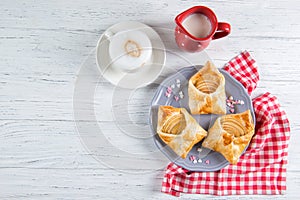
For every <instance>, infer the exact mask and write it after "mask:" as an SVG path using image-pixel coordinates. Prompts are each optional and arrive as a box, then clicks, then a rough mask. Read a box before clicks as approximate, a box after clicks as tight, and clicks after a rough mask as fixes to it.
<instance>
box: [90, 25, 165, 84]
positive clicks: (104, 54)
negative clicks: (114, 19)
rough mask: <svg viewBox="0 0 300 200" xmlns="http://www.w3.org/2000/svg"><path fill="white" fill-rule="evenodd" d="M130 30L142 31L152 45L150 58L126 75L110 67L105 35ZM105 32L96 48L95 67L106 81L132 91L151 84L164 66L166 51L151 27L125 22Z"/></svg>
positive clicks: (107, 41)
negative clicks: (96, 66)
mask: <svg viewBox="0 0 300 200" xmlns="http://www.w3.org/2000/svg"><path fill="white" fill-rule="evenodd" d="M130 29H136V30H139V31H142V32H144V33H145V34H146V35H147V36H148V37H149V39H150V41H151V44H152V57H151V59H150V60H149V61H148V62H147V63H146V64H145V65H144V66H143V67H141V68H140V69H138V70H137V71H135V72H131V73H126V72H123V71H119V70H117V69H115V68H113V67H112V65H113V63H112V62H111V59H110V56H109V52H108V47H109V40H108V39H107V38H106V36H105V33H106V32H107V31H109V32H112V33H117V32H119V31H123V30H130ZM106 32H104V33H103V34H102V35H101V37H100V39H99V41H98V44H97V47H96V61H97V65H98V67H99V69H100V72H101V74H102V76H103V77H104V78H105V79H106V80H108V81H109V82H111V83H112V84H114V85H116V86H118V87H122V88H128V89H134V88H139V87H142V86H146V85H148V84H150V83H152V82H153V81H154V80H155V79H156V78H157V77H158V76H159V75H160V73H161V72H162V69H163V67H164V65H165V60H166V51H165V46H164V44H163V42H162V40H161V38H160V37H159V35H158V34H157V33H156V32H155V31H154V30H153V29H152V28H151V27H149V26H147V25H145V24H143V23H140V22H134V21H127V22H120V23H117V24H115V25H113V26H111V27H109V28H108V29H107V30H106Z"/></svg>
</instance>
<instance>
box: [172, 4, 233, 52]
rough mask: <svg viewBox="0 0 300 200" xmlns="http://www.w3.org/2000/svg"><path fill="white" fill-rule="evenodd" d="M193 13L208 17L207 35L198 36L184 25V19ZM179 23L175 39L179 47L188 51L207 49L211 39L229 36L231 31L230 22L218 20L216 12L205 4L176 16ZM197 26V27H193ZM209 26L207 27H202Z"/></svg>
mask: <svg viewBox="0 0 300 200" xmlns="http://www.w3.org/2000/svg"><path fill="white" fill-rule="evenodd" d="M193 14H201V15H203V16H205V18H206V19H208V22H209V23H210V24H209V28H210V29H209V30H210V31H209V32H208V33H207V35H205V36H200V37H199V36H198V35H195V34H193V33H192V32H191V30H190V29H189V28H187V27H186V26H185V25H184V21H185V20H186V19H187V17H189V16H191V15H193ZM175 22H176V24H177V26H176V28H175V40H176V43H177V45H178V47H179V48H181V49H183V50H185V51H188V52H199V51H202V50H203V49H205V48H206V47H207V46H208V45H209V43H210V41H211V40H215V39H219V38H222V37H225V36H227V35H228V34H229V33H230V30H231V27H230V24H228V23H226V22H218V20H217V17H216V15H215V13H214V12H213V11H212V10H211V9H209V8H208V7H205V6H195V7H192V8H190V9H188V10H186V11H184V12H182V13H180V14H179V15H178V16H176V18H175ZM195 24H197V23H195ZM192 28H197V27H192ZM201 28H207V27H200V26H199V30H201Z"/></svg>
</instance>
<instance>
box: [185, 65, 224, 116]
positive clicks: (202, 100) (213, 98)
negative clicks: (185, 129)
mask: <svg viewBox="0 0 300 200" xmlns="http://www.w3.org/2000/svg"><path fill="white" fill-rule="evenodd" d="M188 94H189V107H190V110H191V113H192V114H226V94H225V78H224V76H223V74H221V73H220V72H219V70H218V69H217V68H216V67H215V66H214V64H212V63H211V62H209V61H208V62H207V63H206V64H205V66H204V67H203V68H202V69H200V70H199V71H198V72H197V73H196V74H195V75H193V76H192V77H191V78H190V80H189V85H188Z"/></svg>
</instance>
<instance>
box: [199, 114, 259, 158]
mask: <svg viewBox="0 0 300 200" xmlns="http://www.w3.org/2000/svg"><path fill="white" fill-rule="evenodd" d="M253 135H254V123H253V119H252V115H251V112H250V110H247V111H245V112H243V113H239V114H229V115H223V116H221V117H219V118H217V119H216V121H215V123H214V125H213V126H212V127H211V128H210V129H209V130H208V136H207V137H206V138H205V140H204V141H203V143H202V146H203V147H206V148H209V149H212V150H214V151H217V152H219V153H221V154H222V155H223V156H224V157H225V158H226V160H228V161H229V162H230V163H231V164H236V163H237V162H238V160H239V157H240V156H241V155H242V153H243V151H244V150H245V148H246V147H247V146H248V145H249V143H250V141H251V138H252V136H253Z"/></svg>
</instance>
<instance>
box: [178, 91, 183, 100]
mask: <svg viewBox="0 0 300 200" xmlns="http://www.w3.org/2000/svg"><path fill="white" fill-rule="evenodd" d="M178 94H179V97H180V99H183V97H184V95H183V92H182V91H180V92H179V93H178Z"/></svg>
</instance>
